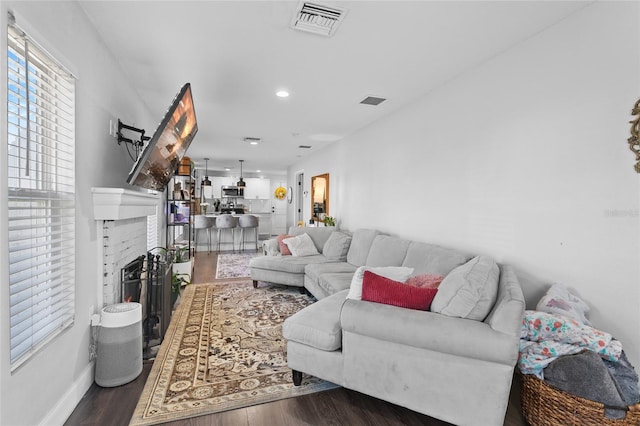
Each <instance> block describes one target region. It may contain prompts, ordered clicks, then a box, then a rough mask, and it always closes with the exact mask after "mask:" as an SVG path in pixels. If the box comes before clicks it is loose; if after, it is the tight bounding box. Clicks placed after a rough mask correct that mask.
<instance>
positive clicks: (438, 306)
mask: <svg viewBox="0 0 640 426" xmlns="http://www.w3.org/2000/svg"><path fill="white" fill-rule="evenodd" d="M499 278H500V269H499V268H498V265H497V264H496V262H495V261H494V260H493V259H491V258H490V257H487V256H476V257H474V258H473V259H471V260H470V261H468V262H467V263H465V264H464V265H461V266H458V267H457V268H456V269H454V270H453V271H451V272H450V273H449V275H447V276H446V277H445V278H444V280H442V283H441V284H440V286H439V287H438V293H437V294H436V297H435V298H434V299H433V303H432V304H431V311H433V312H437V313H440V314H442V315H447V316H450V317H458V318H467V319H473V320H477V321H482V320H484V319H485V318H486V317H487V315H489V312H491V308H493V305H494V304H495V303H496V299H497V297H498V279H499Z"/></svg>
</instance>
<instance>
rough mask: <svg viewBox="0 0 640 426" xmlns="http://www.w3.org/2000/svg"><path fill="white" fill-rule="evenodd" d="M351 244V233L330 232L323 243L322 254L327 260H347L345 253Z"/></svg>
mask: <svg viewBox="0 0 640 426" xmlns="http://www.w3.org/2000/svg"><path fill="white" fill-rule="evenodd" d="M350 245H351V235H347V234H345V233H344V232H338V231H336V232H332V233H331V235H329V238H328V239H327V242H326V243H324V247H323V248H322V254H324V255H325V257H326V258H327V259H329V260H335V261H338V262H344V261H346V260H347V253H348V252H349V246H350Z"/></svg>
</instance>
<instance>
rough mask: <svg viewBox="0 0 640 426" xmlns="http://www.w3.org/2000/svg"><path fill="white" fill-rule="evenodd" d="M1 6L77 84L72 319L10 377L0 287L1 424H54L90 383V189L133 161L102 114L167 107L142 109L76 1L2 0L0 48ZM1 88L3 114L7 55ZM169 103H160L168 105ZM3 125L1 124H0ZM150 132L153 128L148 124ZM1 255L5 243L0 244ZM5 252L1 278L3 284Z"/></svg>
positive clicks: (93, 281) (2, 21)
mask: <svg viewBox="0 0 640 426" xmlns="http://www.w3.org/2000/svg"><path fill="white" fill-rule="evenodd" d="M7 10H12V11H14V12H15V13H16V15H17V16H18V23H19V24H24V25H26V26H29V27H32V28H34V29H36V30H37V33H38V34H32V36H34V37H35V36H38V38H37V40H38V41H39V42H40V43H41V44H43V45H44V47H45V48H47V47H50V48H51V50H52V51H55V52H57V53H60V54H61V55H62V56H63V57H64V58H65V60H66V61H67V62H68V63H70V64H71V66H72V67H73V68H74V69H75V70H76V71H77V73H78V76H79V79H78V81H77V85H76V180H77V184H76V194H77V195H76V200H77V209H76V265H77V270H76V316H75V324H74V325H73V327H71V328H70V329H68V330H67V331H65V332H64V333H63V334H62V335H61V336H59V337H57V338H56V339H55V340H54V341H52V342H51V343H50V344H49V345H47V346H46V347H45V348H44V349H43V350H41V351H40V352H39V353H38V354H37V355H35V356H34V357H33V358H32V359H30V360H29V361H28V362H27V363H26V364H25V365H23V366H22V367H20V368H19V369H18V370H17V371H16V372H14V373H13V374H11V373H10V366H9V355H8V354H9V351H8V349H7V348H8V347H9V327H8V324H9V310H8V306H9V304H8V288H7V286H3V288H2V291H0V311H1V312H2V318H1V319H0V339H1V340H0V348H2V350H1V351H0V395H1V397H0V424H2V425H35V424H39V423H43V424H61V423H63V422H64V421H65V419H66V418H67V416H68V415H69V414H70V413H71V411H72V410H73V408H74V407H75V405H76V404H77V402H78V401H79V400H80V398H81V397H82V396H83V394H84V393H85V391H86V390H87V388H88V387H89V386H90V384H91V383H92V381H93V372H92V363H90V362H89V352H88V348H89V332H90V327H89V324H90V313H91V312H90V308H91V307H92V306H93V307H95V306H96V303H97V294H96V293H97V279H98V276H97V271H98V270H99V265H98V259H97V253H98V252H97V245H96V225H95V221H94V220H93V206H92V203H91V187H93V186H108V187H127V184H126V183H125V180H126V177H127V175H128V172H129V170H130V168H131V165H132V161H131V160H130V159H129V157H128V156H127V154H126V153H125V151H124V147H119V146H118V145H117V144H116V142H115V140H114V139H112V138H111V137H110V136H109V134H108V129H109V119H111V118H121V119H122V120H123V121H124V122H126V123H128V124H134V122H135V124H136V125H138V126H141V127H144V126H145V125H146V126H155V125H156V124H157V122H158V119H159V116H160V115H161V114H162V113H164V111H165V109H166V105H162V106H159V108H158V111H153V112H152V113H149V111H147V110H146V108H144V107H143V105H142V104H141V102H140V101H139V100H138V98H137V95H136V93H135V90H134V88H133V87H131V86H130V85H129V84H128V83H127V81H126V79H125V77H124V75H123V73H122V71H121V70H120V68H119V67H118V66H117V65H116V64H117V59H116V58H115V57H113V56H112V55H111V54H110V53H109V52H108V51H107V50H106V49H105V47H104V45H103V44H102V42H101V41H100V39H99V37H98V35H97V34H96V33H95V31H94V29H93V27H91V26H90V25H89V23H88V21H87V20H86V17H85V15H84V14H83V12H82V11H81V10H80V9H79V8H78V6H77V4H76V3H75V2H47V1H42V2H40V1H36V2H23V1H3V2H2V3H1V6H0V13H1V15H0V28H2V30H1V31H0V34H2V35H1V41H2V43H0V45H2V46H6V30H5V29H6V27H7ZM0 68H1V71H0V72H1V73H2V74H1V75H0V77H1V78H0V79H1V80H2V82H3V83H2V84H3V90H2V101H1V102H0V104H1V106H0V108H2V109H1V110H0V116H2V117H6V102H7V100H6V90H5V89H4V87H5V86H4V84H6V83H5V82H6V55H2V59H1V62H0ZM168 102H170V100H167V103H168ZM2 129H5V127H4V123H3V125H2ZM148 130H149V131H152V130H154V129H148ZM0 138H1V142H0V166H1V167H0V170H1V171H2V172H1V176H0V181H2V182H6V179H7V176H6V170H7V168H6V156H7V149H6V146H7V141H6V131H5V130H2V132H1V136H0ZM6 195H7V194H6V185H0V224H1V225H0V226H1V227H0V241H6V235H7V228H6ZM2 252H3V253H6V247H5V246H3V247H2ZM6 257H7V256H2V257H1V260H0V262H1V263H0V273H1V275H0V280H1V281H2V282H3V283H6V282H8V272H7V259H6Z"/></svg>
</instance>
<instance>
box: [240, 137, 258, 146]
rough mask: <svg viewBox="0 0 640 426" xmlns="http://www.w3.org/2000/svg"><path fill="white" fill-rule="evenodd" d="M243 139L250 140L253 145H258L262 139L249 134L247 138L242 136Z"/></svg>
mask: <svg viewBox="0 0 640 426" xmlns="http://www.w3.org/2000/svg"><path fill="white" fill-rule="evenodd" d="M242 140H243V141H245V142H249V143H250V144H251V145H258V144H259V143H260V141H261V140H262V139H260V138H253V137H250V136H247V137H246V138H242Z"/></svg>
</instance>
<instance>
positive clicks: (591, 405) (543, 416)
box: [521, 374, 640, 426]
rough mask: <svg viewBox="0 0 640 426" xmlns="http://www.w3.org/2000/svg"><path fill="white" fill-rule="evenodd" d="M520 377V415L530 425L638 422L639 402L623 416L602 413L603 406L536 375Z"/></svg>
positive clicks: (635, 424) (603, 425)
mask: <svg viewBox="0 0 640 426" xmlns="http://www.w3.org/2000/svg"><path fill="white" fill-rule="evenodd" d="M521 377H522V394H521V399H522V414H523V415H524V418H525V419H526V420H527V422H528V423H529V424H530V425H531V426H559V425H562V426H565V425H566V426H609V425H610V426H623V425H624V426H626V425H633V426H638V425H640V404H637V405H633V406H631V407H629V409H628V411H627V415H626V417H625V418H624V419H619V420H612V419H608V418H607V417H605V415H604V405H603V404H601V403H599V402H594V401H590V400H588V399H584V398H580V397H579V396H575V395H571V394H569V393H567V392H563V391H561V390H559V389H556V388H554V387H552V386H550V385H548V384H547V383H546V382H545V381H543V380H540V379H538V378H537V377H535V376H533V375H530V374H524V375H521Z"/></svg>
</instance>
